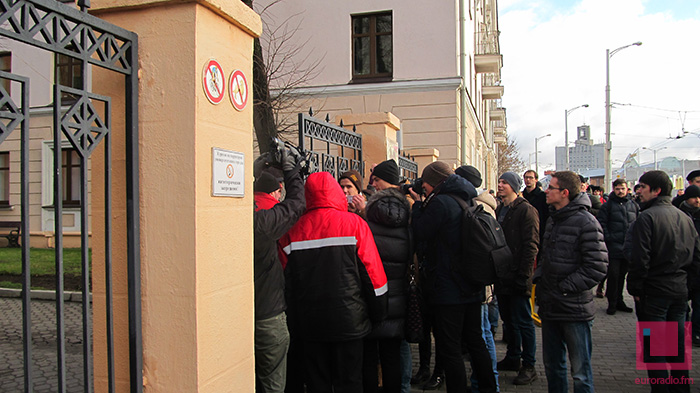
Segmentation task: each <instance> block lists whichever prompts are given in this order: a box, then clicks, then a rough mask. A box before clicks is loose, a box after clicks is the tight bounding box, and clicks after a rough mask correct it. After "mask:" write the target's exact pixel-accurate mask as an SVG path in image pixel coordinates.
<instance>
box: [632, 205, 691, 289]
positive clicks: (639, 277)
mask: <svg viewBox="0 0 700 393" xmlns="http://www.w3.org/2000/svg"><path fill="white" fill-rule="evenodd" d="M631 242H632V245H631V247H630V249H631V253H632V255H631V260H630V264H629V273H628V275H627V291H628V292H629V293H630V295H632V296H640V297H641V296H658V297H664V298H678V299H681V298H682V299H687V297H688V274H689V273H691V274H696V273H697V271H698V269H699V268H700V239H699V238H698V233H697V231H696V230H695V227H694V225H693V220H692V219H691V218H690V217H688V215H687V214H685V213H683V212H682V211H680V210H679V209H677V208H675V207H674V206H673V205H672V204H671V197H670V196H660V197H656V198H654V199H652V200H651V201H649V202H646V203H644V204H642V207H641V211H640V213H639V216H638V217H637V220H636V221H635V223H634V227H633V228H632V237H631Z"/></svg>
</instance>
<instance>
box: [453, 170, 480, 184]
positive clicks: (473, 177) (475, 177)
mask: <svg viewBox="0 0 700 393" xmlns="http://www.w3.org/2000/svg"><path fill="white" fill-rule="evenodd" d="M455 174H457V175H459V176H462V177H463V178H465V179H467V180H468V181H469V183H471V184H472V185H473V186H474V187H479V186H480V185H481V172H479V170H478V169H476V168H474V167H473V166H471V165H462V166H461V167H459V168H457V169H455Z"/></svg>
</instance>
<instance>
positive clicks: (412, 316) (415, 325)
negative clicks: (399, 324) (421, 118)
mask: <svg viewBox="0 0 700 393" xmlns="http://www.w3.org/2000/svg"><path fill="white" fill-rule="evenodd" d="M416 265H417V264H415V263H414V264H413V265H411V267H410V269H409V272H408V301H407V304H408V306H407V307H408V309H407V310H406V324H405V330H406V331H405V336H406V341H408V342H409V343H418V342H421V341H423V294H422V293H421V288H420V286H419V285H418V280H417V276H418V269H417V266H416Z"/></svg>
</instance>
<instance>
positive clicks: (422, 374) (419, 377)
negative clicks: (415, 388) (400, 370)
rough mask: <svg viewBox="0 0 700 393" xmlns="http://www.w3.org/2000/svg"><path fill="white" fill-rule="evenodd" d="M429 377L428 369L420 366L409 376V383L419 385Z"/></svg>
mask: <svg viewBox="0 0 700 393" xmlns="http://www.w3.org/2000/svg"><path fill="white" fill-rule="evenodd" d="M429 379H430V369H428V368H423V367H420V368H418V372H417V373H416V375H415V376H413V378H411V385H420V384H423V383H426V382H427V381H428V380H429Z"/></svg>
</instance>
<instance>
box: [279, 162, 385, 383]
mask: <svg viewBox="0 0 700 393" xmlns="http://www.w3.org/2000/svg"><path fill="white" fill-rule="evenodd" d="M305 196H306V212H305V213H304V214H303V215H302V216H301V218H299V221H298V222H297V223H296V224H295V225H294V227H292V229H290V230H289V232H288V233H287V234H286V235H284V236H283V237H282V239H280V246H281V247H282V249H283V255H282V262H283V264H285V265H286V268H285V277H286V293H287V304H288V308H287V314H288V317H289V321H290V323H289V326H290V333H291V335H292V336H293V337H295V339H298V340H300V341H301V343H302V346H303V352H304V366H305V367H306V372H307V375H306V377H307V391H308V392H309V393H315V392H331V391H334V392H336V393H345V392H347V393H355V392H361V391H362V355H363V353H362V348H363V345H362V339H363V338H364V337H365V336H366V335H367V334H369V332H370V331H371V329H372V324H371V321H380V320H381V319H383V318H384V316H385V315H386V309H387V296H386V293H387V289H388V285H387V279H386V274H385V273H384V267H383V266H382V261H381V259H380V257H379V253H378V252H377V246H376V245H375V243H374V238H373V237H372V233H371V232H370V229H369V227H368V226H367V223H366V222H365V221H364V220H363V219H362V218H360V217H359V216H358V215H356V214H353V213H350V212H348V211H347V199H346V197H345V195H344V194H343V191H342V189H341V188H340V185H339V184H338V182H337V181H336V180H335V179H334V178H333V177H332V176H331V175H330V174H329V173H327V172H318V173H313V174H311V175H310V176H309V178H308V179H307V181H306V186H305Z"/></svg>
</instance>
